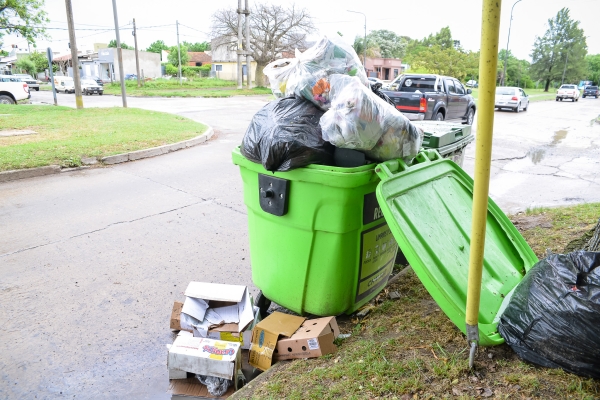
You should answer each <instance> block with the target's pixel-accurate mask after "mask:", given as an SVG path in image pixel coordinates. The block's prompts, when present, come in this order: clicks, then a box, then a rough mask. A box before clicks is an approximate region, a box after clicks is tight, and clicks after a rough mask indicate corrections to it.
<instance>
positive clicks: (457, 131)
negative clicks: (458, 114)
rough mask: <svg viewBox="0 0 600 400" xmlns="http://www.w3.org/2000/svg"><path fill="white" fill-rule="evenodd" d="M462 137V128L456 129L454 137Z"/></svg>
mask: <svg viewBox="0 0 600 400" xmlns="http://www.w3.org/2000/svg"><path fill="white" fill-rule="evenodd" d="M461 137H463V130H462V129H456V131H455V132H454V139H458V138H461Z"/></svg>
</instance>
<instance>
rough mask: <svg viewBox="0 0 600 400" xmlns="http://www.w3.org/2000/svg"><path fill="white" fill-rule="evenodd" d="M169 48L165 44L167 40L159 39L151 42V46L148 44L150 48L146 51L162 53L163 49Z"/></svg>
mask: <svg viewBox="0 0 600 400" xmlns="http://www.w3.org/2000/svg"><path fill="white" fill-rule="evenodd" d="M109 47H110V46H109ZM168 49H169V46H167V45H166V44H165V42H163V41H162V40H157V41H155V42H152V43H150V46H148V48H147V49H146V51H149V52H151V53H158V54H160V53H161V51H163V50H168Z"/></svg>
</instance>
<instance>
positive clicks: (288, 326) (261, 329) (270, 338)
mask: <svg viewBox="0 0 600 400" xmlns="http://www.w3.org/2000/svg"><path fill="white" fill-rule="evenodd" d="M305 319H306V318H304V317H297V316H295V315H289V314H284V313H280V312H277V311H275V312H273V313H272V314H271V315H269V316H268V317H267V318H265V319H263V320H262V321H260V322H259V323H258V324H257V325H256V326H255V327H254V329H252V344H251V345H250V355H249V363H250V365H251V366H253V367H255V368H258V369H260V370H262V371H266V370H268V369H269V368H271V363H272V362H273V353H274V351H275V348H276V347H277V340H278V339H279V336H287V337H290V336H292V335H293V334H294V332H296V331H297V330H298V328H299V327H300V325H302V323H303V322H304V320H305Z"/></svg>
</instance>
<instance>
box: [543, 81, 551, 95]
mask: <svg viewBox="0 0 600 400" xmlns="http://www.w3.org/2000/svg"><path fill="white" fill-rule="evenodd" d="M549 87H550V79H546V86H545V87H544V92H547V91H548V88H549Z"/></svg>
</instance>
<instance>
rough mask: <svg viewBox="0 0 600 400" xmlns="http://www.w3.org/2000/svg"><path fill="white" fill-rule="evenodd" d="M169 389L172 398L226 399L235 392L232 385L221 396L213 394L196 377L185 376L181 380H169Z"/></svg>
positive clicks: (183, 399)
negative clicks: (185, 377)
mask: <svg viewBox="0 0 600 400" xmlns="http://www.w3.org/2000/svg"><path fill="white" fill-rule="evenodd" d="M169 386H170V387H169V390H170V391H171V395H172V397H171V399H172V400H175V399H177V400H188V399H226V398H228V397H229V396H231V395H232V394H233V393H234V392H235V388H234V387H233V385H232V386H230V387H229V389H227V392H225V394H224V395H223V396H221V397H217V396H213V395H212V394H210V393H208V389H207V388H206V386H205V385H203V384H201V383H200V381H199V380H198V379H196V378H195V377H194V378H187V379H181V380H173V381H171V382H170V385H169Z"/></svg>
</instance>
